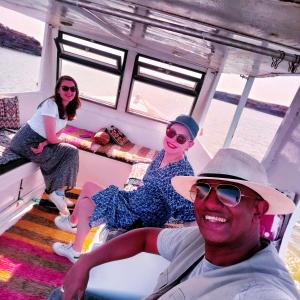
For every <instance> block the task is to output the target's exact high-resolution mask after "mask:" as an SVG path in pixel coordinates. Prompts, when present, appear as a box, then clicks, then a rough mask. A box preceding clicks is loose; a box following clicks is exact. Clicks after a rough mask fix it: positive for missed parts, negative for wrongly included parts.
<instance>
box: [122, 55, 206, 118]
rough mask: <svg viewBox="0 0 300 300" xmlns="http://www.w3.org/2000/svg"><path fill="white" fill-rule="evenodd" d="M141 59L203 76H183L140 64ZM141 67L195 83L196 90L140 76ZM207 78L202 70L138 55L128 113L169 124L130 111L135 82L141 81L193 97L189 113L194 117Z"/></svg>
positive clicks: (161, 68) (128, 101)
mask: <svg viewBox="0 0 300 300" xmlns="http://www.w3.org/2000/svg"><path fill="white" fill-rule="evenodd" d="M139 57H143V58H146V59H150V60H153V61H157V62H160V63H165V64H168V65H171V66H174V67H178V68H182V69H186V70H188V71H192V72H196V73H199V74H202V76H201V78H200V79H199V78H196V77H193V76H191V75H187V74H181V73H180V72H177V71H173V70H169V69H166V68H163V67H158V66H155V65H151V64H150V63H146V62H139ZM140 66H141V67H147V68H148V69H150V70H153V71H158V72H160V73H163V74H168V75H172V76H176V77H178V78H180V79H185V80H191V81H195V83H196V84H195V87H194V89H193V88H188V87H184V86H182V85H177V84H176V83H171V82H169V81H164V80H159V79H155V78H150V77H147V76H144V75H141V74H139V67H140ZM205 76H206V72H204V71H202V70H197V69H192V68H189V67H186V66H183V65H179V64H175V63H172V62H170V61H166V60H161V59H158V58H156V57H152V56H148V55H144V54H141V53H137V55H136V57H135V62H134V67H133V72H132V78H131V82H130V88H129V94H128V99H127V104H126V113H129V114H133V115H137V116H140V117H143V118H146V119H150V120H155V121H159V122H162V123H168V121H166V120H162V119H159V118H155V117H151V116H148V115H145V114H142V113H138V112H133V111H130V110H129V105H130V99H131V95H132V91H133V84H134V81H139V82H142V83H146V84H149V85H152V86H154V87H159V88H163V89H166V90H169V91H173V92H177V93H179V94H183V95H187V96H193V97H194V100H193V103H192V105H191V108H190V112H189V115H192V113H193V111H194V109H195V105H196V102H197V99H198V96H199V94H200V91H201V89H202V86H203V82H204V79H205ZM192 79H193V80H192Z"/></svg>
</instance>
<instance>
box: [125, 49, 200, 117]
mask: <svg viewBox="0 0 300 300" xmlns="http://www.w3.org/2000/svg"><path fill="white" fill-rule="evenodd" d="M203 79H204V73H203V72H200V71H199V72H198V71H195V70H191V69H187V68H184V67H181V66H177V65H173V64H171V63H166V62H162V61H159V60H155V59H152V58H149V57H144V56H141V55H139V56H138V57H137V60H136V64H135V69H134V74H133V80H132V85H131V91H130V100H129V104H128V107H127V110H128V111H129V112H132V113H135V114H139V115H143V116H147V117H149V118H153V119H157V120H161V121H169V120H171V119H173V118H174V117H176V116H178V115H179V114H191V113H192V111H193V108H194V103H195V101H196V98H197V96H198V94H199V91H200V90H201V86H202V82H203Z"/></svg>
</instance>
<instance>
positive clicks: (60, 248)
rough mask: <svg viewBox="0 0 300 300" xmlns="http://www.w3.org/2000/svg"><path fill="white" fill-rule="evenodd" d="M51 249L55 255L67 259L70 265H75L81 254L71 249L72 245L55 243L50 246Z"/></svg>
mask: <svg viewBox="0 0 300 300" xmlns="http://www.w3.org/2000/svg"><path fill="white" fill-rule="evenodd" d="M52 249H53V251H54V252H55V253H56V254H57V255H60V256H64V257H66V258H68V259H69V261H70V262H72V263H75V262H76V261H77V260H78V259H79V257H80V254H81V253H80V252H77V251H75V250H74V249H73V247H72V244H64V243H60V242H56V243H54V244H53V245H52Z"/></svg>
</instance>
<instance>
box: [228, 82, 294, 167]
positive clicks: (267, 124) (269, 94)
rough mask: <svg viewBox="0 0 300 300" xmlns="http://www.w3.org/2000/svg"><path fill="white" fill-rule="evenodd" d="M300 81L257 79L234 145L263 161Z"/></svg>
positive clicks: (232, 144) (234, 138)
mask: <svg viewBox="0 0 300 300" xmlns="http://www.w3.org/2000/svg"><path fill="white" fill-rule="evenodd" d="M299 79H300V78H299V76H278V77H270V78H256V79H255V80H254V83H253V86H252V89H251V92H250V94H249V97H248V100H247V103H246V107H245V109H244V110H243V113H242V115H241V118H240V120H239V123H238V125H237V128H236V131H235V133H234V136H233V138H232V141H231V145H230V146H231V147H233V148H236V149H240V150H243V151H247V152H248V153H249V154H251V155H253V156H254V157H256V158H257V159H258V160H260V161H261V160H262V159H263V158H264V156H265V154H266V152H267V150H268V148H269V146H270V144H271V143H272V141H273V139H274V137H275V134H276V132H277V130H278V128H279V126H280V125H281V122H282V120H283V118H284V116H285V114H286V112H287V110H288V108H289V107H290V105H291V103H292V101H293V99H294V97H295V94H296V92H297V90H298V88H299V87H300V80H299ZM253 145H254V146H253Z"/></svg>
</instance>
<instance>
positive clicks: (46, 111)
mask: <svg viewBox="0 0 300 300" xmlns="http://www.w3.org/2000/svg"><path fill="white" fill-rule="evenodd" d="M43 116H49V117H53V118H55V124H56V128H55V132H56V133H57V132H58V131H60V130H61V129H63V128H64V127H66V125H67V122H68V120H67V119H64V120H63V119H60V118H59V114H58V107H57V105H56V103H55V101H54V99H53V98H49V99H47V100H46V101H45V102H44V103H43V104H42V105H41V106H40V107H39V108H38V109H37V110H36V112H35V113H34V115H33V116H32V117H31V119H30V120H28V121H27V123H28V124H29V126H30V128H31V129H32V130H34V131H35V132H36V133H38V134H39V135H41V136H42V137H44V138H47V137H46V132H45V126H44V118H43Z"/></svg>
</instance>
